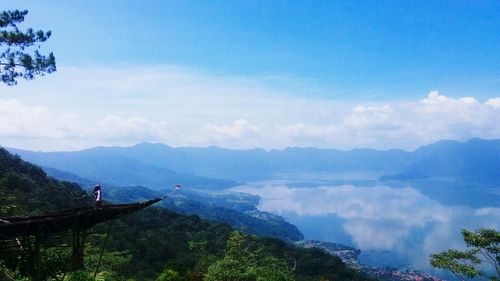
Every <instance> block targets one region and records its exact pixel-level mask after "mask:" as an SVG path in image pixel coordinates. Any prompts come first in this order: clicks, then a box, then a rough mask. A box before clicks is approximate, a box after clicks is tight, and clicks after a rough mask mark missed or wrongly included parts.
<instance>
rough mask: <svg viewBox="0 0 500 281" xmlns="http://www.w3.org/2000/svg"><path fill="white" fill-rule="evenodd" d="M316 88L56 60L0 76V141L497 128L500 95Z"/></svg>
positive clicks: (258, 137) (440, 135) (201, 140)
mask: <svg viewBox="0 0 500 281" xmlns="http://www.w3.org/2000/svg"><path fill="white" fill-rule="evenodd" d="M296 81H299V82H296ZM313 88H314V90H311V91H314V92H318V91H323V92H325V91H327V90H325V89H319V90H318V88H319V87H317V86H316V85H314V84H313V83H312V82H311V81H303V80H300V79H292V78H291V77H285V78H280V79H276V78H275V77H265V76H263V77H231V76H226V75H221V74H216V73H209V72H202V71H198V70H193V69H186V68H180V67H172V66H164V67H159V66H153V67H146V66H144V67H123V68H97V69H82V68H61V69H60V71H59V72H58V73H55V74H54V75H50V76H47V77H43V79H36V80H34V81H30V82H29V83H20V85H18V86H16V87H5V86H0V97H1V98H3V101H2V104H3V105H2V107H3V109H2V110H3V113H2V114H4V116H3V117H2V120H0V123H1V124H2V127H0V135H1V136H2V139H0V141H1V142H2V144H4V145H5V144H6V141H5V139H6V138H10V140H11V141H10V142H11V143H12V142H14V139H16V143H18V145H19V146H21V145H22V146H24V147H26V148H36V149H51V150H57V149H61V148H63V147H61V146H60V144H62V143H66V147H74V148H83V147H89V146H92V145H96V144H109V145H119V144H120V145H121V144H128V143H131V142H133V141H142V140H154V141H161V142H166V143H167V144H170V145H173V146H186V145H197V146H198V145H201V146H208V145H218V146H223V147H231V148H253V147H262V148H266V149H268V148H278V149H279V148H285V147H287V146H317V147H329V148H342V149H349V148H356V147H372V148H379V149H388V148H404V149H414V148H416V147H418V146H420V145H424V144H428V143H431V142H434V141H437V140H440V139H456V140H466V139H469V138H472V137H480V138H500V125H499V124H500V97H493V98H491V99H489V100H487V101H486V102H481V101H478V100H477V99H476V98H474V97H470V96H468V97H463V98H452V97H448V96H444V95H441V94H440V93H439V92H438V91H432V92H430V93H429V95H428V96H427V97H425V98H424V99H421V100H415V101H404V102H403V101H385V102H383V103H377V102H376V101H366V102H363V103H358V104H356V103H354V102H352V101H350V102H347V101H335V99H333V98H332V99H328V98H319V97H318V96H316V97H309V95H308V94H309V89H313ZM331 96H335V94H334V93H332V94H331ZM12 100H15V102H16V103H17V104H15V105H10V106H11V107H12V108H14V107H15V108H18V109H19V110H20V111H18V112H21V111H22V110H28V111H29V112H26V114H15V115H13V114H10V113H9V110H12V109H8V107H9V105H7V104H6V103H8V102H11V103H12ZM9 114H10V115H9ZM9 118H10V119H9ZM48 123H50V125H48ZM89 126H90V127H91V129H92V130H94V134H92V133H91V131H92V130H90V129H88V127H89ZM42 128H43V129H42ZM97 131H98V132H97ZM34 136H36V137H37V139H31V140H30V139H29V138H30V137H34ZM39 138H45V139H44V140H41V139H39ZM50 140H52V141H50ZM100 140H101V141H102V143H100V142H99V141H100ZM72 142H73V143H72Z"/></svg>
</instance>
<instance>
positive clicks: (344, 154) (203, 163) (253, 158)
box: [10, 139, 500, 188]
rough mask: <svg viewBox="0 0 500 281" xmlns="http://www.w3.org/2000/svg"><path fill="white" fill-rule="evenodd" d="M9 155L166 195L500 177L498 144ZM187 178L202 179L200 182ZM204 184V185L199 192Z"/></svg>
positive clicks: (151, 147) (140, 147)
mask: <svg viewBox="0 0 500 281" xmlns="http://www.w3.org/2000/svg"><path fill="white" fill-rule="evenodd" d="M10 150H11V151H12V152H14V153H17V154H19V155H21V156H23V158H26V159H27V160H30V161H33V162H34V163H37V164H39V165H42V166H47V167H54V168H57V169H60V170H63V171H68V172H72V173H74V174H76V175H79V176H84V177H87V178H99V179H102V180H106V181H107V182H109V183H114V184H117V185H146V186H149V187H153V188H162V187H164V186H165V184H166V183H173V182H174V181H179V182H184V183H186V184H192V186H194V187H199V186H203V187H208V188H215V187H219V188H224V187H230V186H231V185H234V184H235V181H246V180H259V179H268V178H270V177H272V176H273V175H276V174H279V173H294V172H346V171H358V172H374V171H376V172H378V173H380V174H384V175H388V176H385V177H382V179H415V178H432V177H460V178H462V179H465V180H473V181H475V180H485V181H495V180H497V179H498V178H499V177H500V173H499V172H498V171H499V170H500V160H499V159H500V140H482V139H472V140H469V141H467V142H465V143H461V142H458V141H440V142H437V143H433V144H429V145H426V146H422V147H420V148H418V149H417V150H415V151H413V152H407V151H404V150H398V149H393V150H386V151H380V150H374V149H354V150H349V151H344V150H336V149H319V148H287V149H284V150H270V151H265V150H262V149H252V150H231V149H224V148H218V147H206V148H193V147H181V148H173V147H170V146H167V145H163V144H152V143H139V144H137V145H134V146H130V147H96V148H92V149H87V150H82V151H75V152H49V153H44V152H31V151H24V150H17V149H10ZM117 170H118V171H117ZM125 171H126V173H125V175H124V174H123V173H124V172H125ZM174 171H175V172H174ZM186 174H188V175H196V176H197V178H191V177H188V176H187V175H186ZM89 176H90V177H89ZM183 176H185V177H183ZM155 177H156V178H155ZM203 177H209V179H207V178H203ZM212 178H221V179H228V180H227V181H224V180H213V179H212ZM203 181H205V182H204V184H201V182H203Z"/></svg>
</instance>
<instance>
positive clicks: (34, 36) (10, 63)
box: [0, 10, 56, 85]
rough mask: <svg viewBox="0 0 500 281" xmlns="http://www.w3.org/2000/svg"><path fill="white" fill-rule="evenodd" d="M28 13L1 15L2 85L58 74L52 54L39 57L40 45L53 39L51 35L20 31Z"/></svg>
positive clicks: (15, 11)
mask: <svg viewBox="0 0 500 281" xmlns="http://www.w3.org/2000/svg"><path fill="white" fill-rule="evenodd" d="M27 14H28V11H27V10H24V11H19V10H14V11H2V12H1V13H0V47H1V48H2V50H1V53H0V75H1V78H2V82H3V83H5V84H7V85H16V84H17V79H18V78H25V79H27V80H30V79H34V78H35V76H37V75H45V74H47V73H52V72H54V71H56V60H55V57H54V54H53V53H52V52H51V53H49V54H48V55H43V54H41V53H40V51H39V49H40V44H41V43H43V42H45V41H47V39H49V38H50V36H51V32H50V31H47V32H45V31H43V30H37V31H34V30H33V29H32V28H28V29H27V30H26V31H24V32H23V31H21V30H20V29H19V28H18V26H17V25H18V24H19V23H21V22H23V21H24V17H25V16H26V15H27Z"/></svg>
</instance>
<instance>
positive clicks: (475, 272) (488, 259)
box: [431, 228, 500, 280]
mask: <svg viewBox="0 0 500 281" xmlns="http://www.w3.org/2000/svg"><path fill="white" fill-rule="evenodd" d="M462 236H463V238H464V241H465V243H466V244H467V249H466V250H463V251H459V250H455V249H450V250H447V251H444V252H442V253H439V254H433V255H431V265H432V266H433V267H437V268H442V269H446V270H448V271H450V272H451V273H453V274H454V275H455V276H456V277H457V278H459V279H460V280H466V279H470V278H476V277H487V278H489V280H500V267H499V264H500V232H498V231H496V230H494V229H486V228H482V229H479V230H477V231H475V232H472V231H468V230H466V229H462ZM488 266H490V267H492V268H493V270H492V272H493V273H492V274H489V273H488V272H485V269H486V268H487V267H488ZM490 269H491V268H490ZM490 271H491V270H490Z"/></svg>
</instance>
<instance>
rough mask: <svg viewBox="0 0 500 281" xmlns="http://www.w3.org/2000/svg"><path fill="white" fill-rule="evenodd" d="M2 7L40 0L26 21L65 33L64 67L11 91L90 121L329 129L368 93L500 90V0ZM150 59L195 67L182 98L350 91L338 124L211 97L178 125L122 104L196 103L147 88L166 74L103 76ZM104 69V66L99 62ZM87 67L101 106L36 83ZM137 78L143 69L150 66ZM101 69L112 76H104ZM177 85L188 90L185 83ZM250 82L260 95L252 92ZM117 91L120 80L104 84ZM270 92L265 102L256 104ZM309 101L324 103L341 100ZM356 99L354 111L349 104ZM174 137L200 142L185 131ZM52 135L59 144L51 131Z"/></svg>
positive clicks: (372, 96)
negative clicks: (124, 82)
mask: <svg viewBox="0 0 500 281" xmlns="http://www.w3.org/2000/svg"><path fill="white" fill-rule="evenodd" d="M2 8H3V9H14V8H17V9H28V10H29V14H28V16H27V18H26V22H25V24H23V25H21V27H22V28H23V27H24V28H27V27H31V26H32V27H35V28H41V29H46V30H47V29H50V30H52V32H53V36H52V38H51V39H50V40H49V41H48V42H47V43H46V44H45V45H44V46H43V49H44V50H51V51H53V52H54V53H55V55H56V59H57V63H58V66H59V72H58V73H56V74H54V75H53V76H54V77H50V78H49V77H44V78H41V79H45V80H47V81H49V82H38V81H36V82H34V81H31V82H29V84H26V85H21V86H18V87H14V88H12V89H5V88H2V89H1V91H2V93H4V94H3V96H4V98H5V99H15V100H16V101H18V102H19V103H20V104H22V105H23V106H27V107H31V108H33V107H34V106H42V107H45V108H46V109H48V110H49V111H54V114H56V115H57V114H77V115H78V116H79V118H82V119H85V120H87V121H86V122H92V121H91V117H95V116H97V115H102V118H106V116H107V115H108V113H109V114H111V115H113V116H118V117H120V118H122V119H126V118H130V117H134V116H136V117H137V116H139V117H144V118H145V119H147V120H148V121H150V122H156V123H158V122H167V123H169V124H171V125H172V126H173V127H175V128H177V129H178V130H180V131H182V129H179V128H178V127H185V126H188V127H189V126H191V129H190V130H191V131H194V130H196V129H195V125H196V124H197V126H198V127H199V128H201V127H203V128H205V127H206V126H209V127H210V126H218V127H219V128H222V127H224V126H226V127H227V128H229V126H232V125H234V124H236V122H237V121H238V120H243V121H245V122H247V123H249V124H254V125H255V126H256V127H259V126H260V127H265V126H267V127H270V126H278V125H279V126H288V125H294V124H295V125H296V124H301V125H306V126H307V125H313V126H315V127H318V126H323V127H321V128H323V129H318V130H322V131H324V130H326V129H325V127H324V126H334V125H336V124H337V123H339V122H341V121H342V120H345V119H346V118H348V117H349V116H348V115H346V114H349V111H353V110H354V108H356V106H365V107H369V106H373V104H376V106H379V107H383V106H385V105H390V106H394V103H398V104H399V103H412V102H414V103H418V102H420V101H422V100H423V99H425V98H426V97H427V96H428V95H429V93H430V92H431V91H434V90H437V91H439V93H440V94H441V95H444V96H446V97H448V98H451V99H455V100H459V99H460V98H462V97H473V98H475V99H476V100H477V101H478V102H479V103H481V104H484V103H485V102H487V101H489V100H493V101H492V102H490V103H494V101H496V100H495V98H497V97H498V96H499V95H500V94H499V89H500V48H498V46H500V20H499V19H500V2H498V1H3V3H2ZM79 71H81V72H79ZM109 71H111V72H113V74H109ZM120 71H121V74H120ZM152 72H153V73H157V74H160V73H163V75H166V76H168V77H172V76H175V75H174V74H173V72H175V73H176V74H179V73H181V74H182V75H183V77H186V76H190V77H191V78H193V79H194V80H190V79H186V81H185V84H183V85H182V86H181V85H175V86H173V85H172V84H169V85H166V86H165V87H166V88H169V89H171V90H169V91H168V94H169V96H170V97H171V96H172V95H177V97H178V98H179V99H180V100H182V99H183V98H184V97H182V96H181V95H182V93H184V92H186V91H187V90H185V89H184V88H183V87H188V88H189V87H192V84H193V83H194V84H198V82H199V81H204V82H203V83H200V84H199V85H200V86H204V87H205V88H204V89H197V90H194V89H191V90H192V91H194V92H197V93H201V92H206V94H205V95H211V96H214V97H215V99H217V98H220V99H221V100H226V101H227V97H223V96H220V95H219V94H218V93H219V92H225V91H227V92H230V90H229V88H230V89H232V90H231V91H233V92H234V93H235V94H234V95H231V97H234V96H240V97H241V98H242V99H240V100H239V101H238V102H236V101H235V102H233V105H234V104H235V103H237V104H240V105H242V103H243V102H242V100H244V99H250V100H251V102H255V101H256V100H258V97H260V98H262V100H265V98H269V99H270V100H273V99H279V98H281V99H282V100H283V101H286V100H289V99H295V100H300V101H301V102H305V103H308V102H312V103H318V104H329V103H335V104H337V103H342V105H341V106H339V105H337V107H336V109H335V110H333V111H335V112H338V114H340V115H339V116H337V115H335V114H333V115H335V116H333V117H332V118H331V120H330V123H329V124H322V122H323V121H322V120H324V119H325V116H323V115H321V116H317V118H316V119H317V120H316V121H312V120H307V118H308V117H307V116H309V115H310V114H309V113H310V112H304V113H303V115H302V116H303V117H304V118H305V119H300V118H299V117H297V118H296V120H295V119H294V118H293V116H292V117H291V119H290V120H288V122H287V120H286V118H285V117H283V118H281V119H280V118H274V117H273V114H274V113H273V112H272V111H271V110H270V111H269V112H268V113H266V114H270V115H269V118H267V119H269V120H271V121H269V122H268V123H266V122H265V121H264V120H260V119H266V118H263V117H262V116H257V115H258V114H257V112H254V115H252V114H251V113H248V114H243V113H242V114H241V116H238V114H237V113H227V114H225V112H221V110H222V111H224V109H225V108H227V107H228V106H230V104H226V105H225V106H223V107H221V108H218V109H217V111H216V112H221V114H216V113H214V112H210V111H207V112H206V113H205V114H203V112H201V113H200V112H199V111H200V110H202V109H200V108H198V107H196V108H194V107H193V108H190V109H188V110H186V113H184V114H185V115H186V116H187V115H189V113H188V112H189V111H190V110H191V111H194V110H196V111H197V112H196V114H199V115H200V117H199V118H198V119H197V120H198V121H196V120H191V121H190V122H191V123H190V124H187V123H186V124H181V123H178V124H177V125H176V124H174V123H175V122H176V121H174V120H171V118H175V117H177V118H178V117H179V115H176V116H168V114H167V115H162V113H161V112H160V111H158V112H157V113H156V114H152V113H151V112H152V111H154V110H153V109H152V108H151V107H148V106H147V105H142V106H141V107H140V108H136V109H135V110H128V111H127V110H125V109H124V105H121V102H122V101H123V98H124V96H123V95H125V96H126V97H130V96H131V95H135V94H136V95H139V96H141V97H142V98H143V99H144V100H149V101H150V103H151V104H154V103H163V102H165V103H166V104H167V102H168V104H170V105H175V106H177V107H178V106H186V105H185V104H183V103H182V102H181V101H180V100H178V102H173V101H172V100H168V101H167V100H164V99H156V100H155V98H154V97H151V96H149V95H148V93H150V92H155V91H158V90H159V88H161V87H162V86H161V83H159V84H158V87H157V88H149V87H150V85H144V91H140V90H139V89H138V90H137V91H135V92H133V93H132V92H130V90H127V89H125V90H123V89H120V88H119V87H115V86H113V85H116V84H113V83H112V81H108V82H109V83H108V85H106V86H103V85H105V84H106V79H107V78H111V79H110V80H113V79H114V80H119V78H118V77H119V76H120V75H122V76H123V77H128V78H130V79H133V78H131V77H129V75H132V74H134V73H135V74H137V75H142V74H144V73H150V74H151V73H152ZM97 73H100V76H95V75H94V76H93V74H97ZM106 75H110V76H109V77H106ZM115 76H116V78H112V77H115ZM151 76H152V75H150V76H149V77H151ZM166 76H165V77H166ZM78 77H79V78H80V79H79V82H81V83H83V82H82V81H83V79H89V83H85V85H89V84H92V83H94V82H95V84H96V85H97V84H99V85H100V86H96V87H94V88H92V89H88V90H89V91H91V92H92V93H90V92H87V95H92V96H93V97H94V98H93V101H94V102H96V103H97V105H95V106H93V109H88V108H87V109H84V105H89V104H92V100H86V101H84V100H81V99H79V98H78V96H79V95H78V94H73V96H72V94H71V93H67V94H66V93H61V95H64V96H65V97H64V98H63V100H59V99H58V98H54V96H51V95H50V94H46V95H45V96H44V95H42V96H40V95H38V96H36V95H32V94H31V92H32V89H35V88H38V89H45V91H46V92H47V93H50V92H54V91H56V88H57V89H58V90H63V89H66V90H67V91H69V90H71V91H72V92H78V91H79V90H80V88H75V89H71V87H70V86H68V85H66V86H65V87H63V86H61V84H64V83H69V82H68V81H70V80H71V79H72V78H73V79H78ZM162 77H163V76H161V75H159V78H158V79H159V81H158V82H160V81H162V80H168V79H166V78H165V77H163V78H162ZM136 78H137V77H136ZM130 79H129V80H130ZM137 79H138V81H144V77H142V78H137ZM148 79H149V78H148ZM37 80H39V79H37ZM96 80H99V81H101V80H102V82H103V84H101V83H100V82H99V83H97V82H96ZM179 81H183V80H182V79H181V80H179ZM50 83H51V84H52V85H49V84H50ZM117 83H118V82H117ZM214 83H215V84H216V85H218V86H214ZM55 84H56V85H55ZM69 84H71V83H69ZM152 84H154V83H152ZM72 85H74V83H73V84H72ZM221 85H224V86H221ZM237 85H239V86H240V88H239V89H238V90H236V89H234V87H236V88H237V87H238V86H237ZM51 87H54V88H51ZM170 87H173V88H170ZM179 87H180V88H183V89H184V90H179V91H177V92H175V90H174V89H179ZM208 87H210V89H208ZM217 87H221V88H217ZM248 89H252V95H257V96H258V97H256V98H255V99H254V98H249V97H252V95H245V94H244V92H245V90H248ZM205 90H206V91H205ZM110 92H113V93H115V94H114V95H113V96H112V97H106V93H110ZM125 92H128V93H126V94H125ZM144 92H147V93H144ZM174 92H175V93H174ZM236 93H239V94H236ZM66 95H70V96H69V97H66ZM82 95H83V93H82ZM228 95H230V94H228ZM158 96H162V97H163V98H164V97H165V95H156V97H157V98H158ZM70 97H74V100H72V99H71V98H70ZM102 99H111V100H113V101H115V103H116V104H119V105H120V106H119V108H118V107H114V106H113V104H115V103H111V102H104V103H105V104H104V105H102V106H100V105H99V104H100V103H103V102H102ZM194 99H195V100H197V101H200V102H201V100H203V99H201V98H199V97H197V98H194ZM190 100H191V101H193V99H190ZM276 103H277V104H279V101H276ZM250 104H251V103H250ZM261 105H262V104H259V103H256V104H255V106H256V107H260V106H261ZM268 106H269V107H273V105H268ZM332 106H333V105H332ZM398 106H399V107H400V105H398ZM187 107H188V108H189V106H187ZM201 107H202V106H201ZM286 107H288V106H286V105H285V106H284V109H280V111H281V112H283V111H284V110H285V109H286ZM299 107H300V106H298V108H299ZM311 108H315V109H317V110H318V111H320V112H321V111H325V110H326V111H328V110H329V109H328V108H316V107H314V106H313V107H311ZM330 108H331V107H330ZM345 108H347V110H345ZM305 110H306V111H307V108H306V109H305ZM309 110H310V109H309ZM344 110H345V111H347V112H346V113H343V111H344ZM391 110H392V108H391ZM237 111H238V110H236V112H237ZM351 113H352V112H351ZM179 114H181V113H179ZM214 114H216V115H217V116H215V117H214V116H213V115H214ZM342 114H344V115H342ZM464 114H469V113H464ZM284 115H285V114H283V116H284ZM182 116H184V115H182ZM201 116H205V117H206V116H208V118H205V119H203V118H202V117H201ZM188 117H189V118H191V119H194V118H193V117H192V116H188ZM254 119H255V120H254ZM318 120H319V121H318ZM327 120H328V117H327ZM94 121H95V120H94ZM455 121H456V120H455ZM172 122H173V123H172ZM463 122H464V121H463V120H462V121H459V122H458V123H460V124H459V127H460V130H463V124H462V123H463ZM240 123H241V122H240ZM286 123H288V124H286ZM323 123H324V122H323ZM326 123H328V122H326ZM452 123H454V124H455V123H457V122H452ZM454 126H456V124H455V125H454ZM318 128H319V127H318ZM497 129H498V128H493V129H492V128H489V130H490V132H489V133H488V134H477V133H475V132H477V130H478V129H477V128H475V129H470V133H469V134H463V133H460V134H461V135H463V136H462V137H458V136H455V135H453V134H444V135H439V136H436V135H434V136H433V137H429V138H426V139H425V140H422V141H419V142H415V143H414V144H413V145H410V144H402V143H399V144H398V142H394V143H391V145H392V146H400V147H405V148H410V147H415V146H417V145H420V144H423V143H426V142H429V141H431V139H432V140H434V139H437V138H439V137H446V136H448V135H449V137H451V138H457V139H461V138H466V137H469V136H475V134H477V135H478V136H483V137H490V138H491V137H498V136H497V135H496V131H497ZM491 130H494V131H495V132H494V133H492V132H491ZM382 135H383V134H382ZM465 135H466V136H465ZM0 137H1V135H0ZM381 137H383V136H372V137H371V138H381ZM191 139H192V138H191ZM159 141H162V142H168V141H166V140H161V139H160V140H159ZM382 142H384V141H382ZM348 143H349V142H348ZM375 143H377V141H373V142H360V143H359V145H368V146H373V147H380V146H379V145H377V144H375ZM89 144H90V143H89ZM89 144H87V145H89ZM176 144H177V145H195V144H197V143H196V142H194V143H193V142H192V141H190V140H187V139H186V140H185V141H181V142H179V143H176ZM199 144H200V145H205V144H206V145H208V143H199ZM214 144H218V145H222V146H225V145H226V146H230V147H233V146H234V147H240V146H242V147H252V146H262V147H284V146H288V145H312V146H315V145H322V146H329V145H326V144H325V143H322V144H319V143H318V144H317V143H315V142H314V141H312V142H310V143H308V142H306V143H293V142H290V143H283V144H281V145H278V144H264V143H260V142H259V141H256V142H255V143H252V144H248V145H234V144H230V143H223V142H222V143H217V142H214ZM82 145H83V146H85V145H84V144H82ZM333 145H339V146H344V145H341V144H340V143H335V144H332V145H331V146H333ZM27 146H30V147H31V146H37V145H27ZM70 146H71V145H70ZM79 146H80V145H75V146H74V147H79ZM40 147H41V148H43V147H47V148H52V149H56V148H57V147H53V146H52V145H48V146H46V145H42V146H40ZM71 147H73V146H71ZM346 147H347V146H346ZM61 148H62V147H61Z"/></svg>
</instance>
